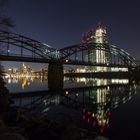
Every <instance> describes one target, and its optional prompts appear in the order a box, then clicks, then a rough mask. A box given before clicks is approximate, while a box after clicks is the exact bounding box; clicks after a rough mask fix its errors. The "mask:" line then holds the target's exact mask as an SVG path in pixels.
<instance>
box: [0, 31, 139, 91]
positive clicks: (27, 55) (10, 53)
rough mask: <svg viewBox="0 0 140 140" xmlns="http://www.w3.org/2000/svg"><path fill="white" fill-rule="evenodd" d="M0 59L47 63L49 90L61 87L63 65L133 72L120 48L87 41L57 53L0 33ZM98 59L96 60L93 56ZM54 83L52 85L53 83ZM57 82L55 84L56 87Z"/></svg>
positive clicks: (133, 65)
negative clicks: (120, 69)
mask: <svg viewBox="0 0 140 140" xmlns="http://www.w3.org/2000/svg"><path fill="white" fill-rule="evenodd" d="M0 42H1V44H0V60H1V61H24V62H37V63H49V68H48V74H49V75H48V80H49V81H51V82H49V83H52V84H51V85H52V86H50V89H51V88H54V85H55V87H58V88H59V87H61V86H62V79H63V64H69V65H84V66H96V67H103V68H105V69H104V70H107V67H110V68H111V67H113V68H115V67H116V68H127V69H128V70H131V69H137V67H138V65H137V64H136V61H135V59H134V58H133V57H132V56H131V55H130V54H128V53H127V52H125V51H124V50H122V49H119V48H117V47H115V46H113V45H109V44H108V43H102V44H101V43H95V42H89V43H86V44H79V45H73V46H70V47H66V48H62V49H60V50H57V49H55V48H52V47H51V46H49V45H47V44H43V43H40V42H38V41H36V40H33V39H30V38H27V37H24V36H21V35H18V34H14V33H10V32H5V31H0ZM94 55H96V57H97V56H98V59H97V60H98V61H97V60H96V59H95V60H93V56H94ZM56 79H58V80H57V81H56ZM55 82H56V83H55ZM58 83H59V84H58Z"/></svg>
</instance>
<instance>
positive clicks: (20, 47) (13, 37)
mask: <svg viewBox="0 0 140 140" xmlns="http://www.w3.org/2000/svg"><path fill="white" fill-rule="evenodd" d="M56 51H57V50H56V49H55V48H52V47H50V46H49V45H47V44H43V43H40V42H39V41H36V40H34V39H30V38H28V37H25V36H22V35H18V34H15V33H11V32H6V31H0V56H1V57H7V56H10V57H11V58H14V57H15V58H16V57H17V58H18V57H24V58H26V57H27V58H32V59H34V58H37V59H42V58H43V59H47V60H50V59H53V58H54V55H53V54H55V52H56Z"/></svg>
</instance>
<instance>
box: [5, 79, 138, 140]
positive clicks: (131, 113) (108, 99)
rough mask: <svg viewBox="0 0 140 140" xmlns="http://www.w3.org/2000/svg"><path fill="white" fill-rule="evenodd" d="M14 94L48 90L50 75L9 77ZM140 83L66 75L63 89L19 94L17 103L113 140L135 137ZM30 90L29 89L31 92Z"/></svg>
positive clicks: (50, 117)
mask: <svg viewBox="0 0 140 140" xmlns="http://www.w3.org/2000/svg"><path fill="white" fill-rule="evenodd" d="M5 81H6V83H7V88H8V89H9V90H10V92H11V94H14V93H16V92H20V94H26V93H24V92H28V91H40V90H48V83H47V79H43V78H34V79H14V78H13V79H10V78H9V79H7V78H5ZM139 93H140V90H139V85H138V84H137V83H136V82H135V81H132V80H129V79H97V78H95V79H93V78H75V79H74V78H71V79H70V78H64V92H63V93H61V95H60V94H57V93H55V94H54V93H53V94H51V93H49V92H46V95H45V96H44V95H40V94H36V95H34V96H31V97H30V96H28V97H20V98H16V99H15V104H16V105H18V106H26V107H28V108H33V106H37V108H36V110H35V111H37V112H39V113H45V114H47V116H48V118H49V119H51V120H55V121H58V122H61V123H65V124H67V125H69V123H71V122H73V123H74V124H76V125H77V126H79V127H81V128H84V129H88V130H90V131H92V132H95V133H97V134H98V135H103V136H106V137H107V138H109V139H111V140H118V139H126V140H128V139H136V138H137V137H139V125H140V119H139V118H140V111H139V110H140V94H139ZM28 94H29V93H28Z"/></svg>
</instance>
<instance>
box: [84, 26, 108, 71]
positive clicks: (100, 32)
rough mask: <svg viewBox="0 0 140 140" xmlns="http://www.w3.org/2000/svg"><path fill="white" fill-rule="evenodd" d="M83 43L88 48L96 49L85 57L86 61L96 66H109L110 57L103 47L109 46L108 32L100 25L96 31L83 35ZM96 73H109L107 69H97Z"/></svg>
mask: <svg viewBox="0 0 140 140" xmlns="http://www.w3.org/2000/svg"><path fill="white" fill-rule="evenodd" d="M82 43H83V44H86V45H87V46H88V47H91V46H93V47H95V49H92V50H91V51H90V52H89V54H88V55H86V56H85V61H88V62H93V63H95V64H107V62H108V57H107V53H106V52H105V51H104V49H103V48H102V49H101V47H102V46H103V45H106V44H108V40H107V32H106V29H105V28H103V27H102V26H101V25H100V24H98V26H97V27H96V29H95V30H93V29H92V30H90V31H89V32H86V33H85V34H84V35H83V38H82ZM94 70H95V71H107V67H95V68H94Z"/></svg>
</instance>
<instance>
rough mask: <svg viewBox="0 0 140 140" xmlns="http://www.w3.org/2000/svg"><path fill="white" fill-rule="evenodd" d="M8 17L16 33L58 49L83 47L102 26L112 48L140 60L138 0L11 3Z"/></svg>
mask: <svg viewBox="0 0 140 140" xmlns="http://www.w3.org/2000/svg"><path fill="white" fill-rule="evenodd" d="M6 13H7V15H9V16H11V17H12V18H13V20H14V22H15V24H16V27H15V28H14V29H12V31H13V32H16V33H18V34H22V35H25V36H27V37H30V38H33V39H36V40H38V41H40V42H44V43H47V44H50V45H52V46H54V47H56V48H62V47H66V46H69V45H72V44H78V43H80V42H81V35H82V33H84V32H86V31H87V30H89V29H90V28H95V27H96V25H97V23H98V22H101V23H102V25H103V26H105V27H106V28H107V32H108V36H109V42H110V43H111V44H114V45H117V46H118V47H119V48H123V49H124V50H126V51H128V52H129V53H130V54H132V56H134V57H135V58H136V59H139V60H140V55H139V52H140V45H139V40H140V2H139V0H9V4H8V6H7V9H6Z"/></svg>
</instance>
